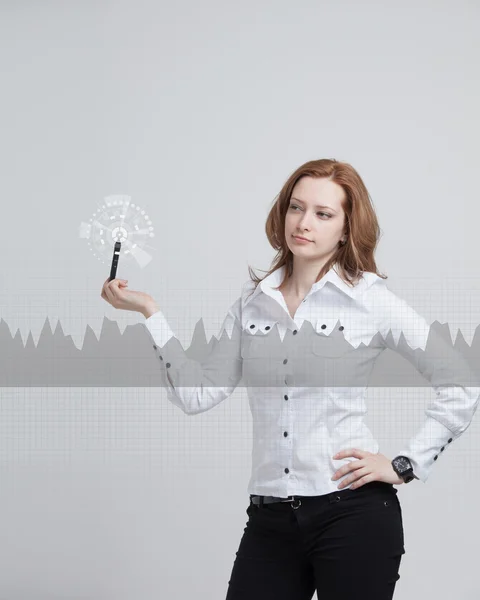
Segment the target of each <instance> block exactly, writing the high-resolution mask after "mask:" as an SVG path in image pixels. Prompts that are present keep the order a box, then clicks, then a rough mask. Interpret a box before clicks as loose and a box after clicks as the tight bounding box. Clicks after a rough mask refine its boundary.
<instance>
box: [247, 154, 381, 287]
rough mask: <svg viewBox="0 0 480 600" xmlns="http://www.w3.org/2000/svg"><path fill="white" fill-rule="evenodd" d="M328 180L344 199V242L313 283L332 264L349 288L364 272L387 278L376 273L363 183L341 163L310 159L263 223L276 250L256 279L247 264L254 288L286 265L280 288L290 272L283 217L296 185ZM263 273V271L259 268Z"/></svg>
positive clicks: (372, 221)
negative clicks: (303, 180) (304, 179)
mask: <svg viewBox="0 0 480 600" xmlns="http://www.w3.org/2000/svg"><path fill="white" fill-rule="evenodd" d="M307 176H308V177H317V178H319V177H328V179H330V180H331V181H333V182H335V183H337V184H338V185H340V186H341V187H342V188H343V189H344V191H345V195H346V198H345V200H344V202H343V203H342V207H343V210H344V212H345V225H346V232H347V242H346V243H345V244H343V245H342V244H341V243H339V244H338V248H337V250H336V252H335V253H334V254H333V255H332V256H331V257H330V259H329V260H328V261H327V263H326V264H325V265H324V266H323V268H322V269H321V270H320V272H319V274H318V276H317V279H316V281H318V280H319V279H321V278H322V277H323V276H324V275H325V274H326V273H327V272H328V271H329V270H330V269H331V268H332V267H333V265H335V269H336V270H337V273H338V275H339V276H340V277H341V278H342V279H343V280H344V281H345V282H346V283H347V284H349V285H352V286H353V285H355V283H356V282H357V281H358V279H359V278H360V277H361V276H362V274H363V272H364V271H370V272H373V273H375V274H376V275H378V276H379V277H381V278H382V279H387V276H386V275H382V274H381V273H379V272H378V270H377V265H376V264H375V258H374V253H375V248H376V246H377V244H378V240H379V238H380V227H379V225H378V220H377V216H376V214H375V210H374V207H373V203H372V200H371V198H370V195H369V193H368V191H367V188H366V186H365V184H364V183H363V181H362V178H361V177H360V175H359V174H358V173H357V171H355V169H354V168H353V167H352V166H351V165H349V164H348V163H345V162H340V161H337V160H335V159H334V158H322V159H319V160H311V161H308V162H306V163H305V164H303V165H301V166H300V167H298V169H297V170H296V171H294V172H293V173H292V174H291V175H290V177H289V178H288V179H287V181H286V182H285V184H284V186H283V187H282V189H281V190H280V193H279V194H278V196H277V197H276V198H275V200H274V204H273V206H272V208H271V209H270V213H269V215H268V217H267V221H266V224H265V232H266V234H267V238H268V241H269V242H270V245H271V246H272V247H273V249H274V250H276V251H277V254H276V255H275V257H274V259H273V261H272V264H271V266H270V269H269V270H268V271H266V272H265V271H264V272H265V275H264V276H263V277H258V276H257V275H256V274H255V273H254V271H253V269H252V267H250V265H248V271H249V274H250V278H251V280H252V281H253V282H254V288H253V290H252V293H253V291H254V290H255V288H256V287H257V285H258V284H259V283H260V282H261V281H262V280H263V279H265V277H268V275H270V274H271V273H273V272H274V271H276V270H277V269H279V268H280V267H282V266H283V265H285V266H286V269H285V274H284V277H283V280H282V282H281V284H280V285H279V286H278V287H277V288H276V289H277V290H278V289H279V288H281V287H282V286H283V284H284V283H285V282H286V281H287V280H288V278H289V277H290V276H291V275H292V272H293V254H292V252H291V250H290V248H289V247H288V246H287V242H286V241H285V217H286V214H287V211H288V207H289V205H290V197H291V195H292V192H293V188H294V187H295V185H296V183H297V182H298V181H299V179H301V178H302V177H307ZM262 270H263V269H262Z"/></svg>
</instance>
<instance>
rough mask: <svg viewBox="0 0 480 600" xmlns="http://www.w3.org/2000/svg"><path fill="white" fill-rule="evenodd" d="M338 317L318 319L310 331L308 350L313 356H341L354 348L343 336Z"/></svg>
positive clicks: (342, 327) (343, 328) (342, 328)
mask: <svg viewBox="0 0 480 600" xmlns="http://www.w3.org/2000/svg"><path fill="white" fill-rule="evenodd" d="M344 330H345V327H344V326H343V325H342V321H341V319H340V318H325V319H321V318H320V319H318V320H317V321H316V322H315V325H314V327H313V332H312V336H311V337H312V342H311V346H310V350H311V352H312V354H314V355H315V356H321V357H323V358H341V357H344V356H347V355H348V354H350V353H351V352H353V350H354V349H355V348H354V347H353V346H352V345H351V344H350V343H349V342H348V341H347V340H346V339H345V337H344V334H343V331H344Z"/></svg>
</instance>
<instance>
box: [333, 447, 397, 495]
mask: <svg viewBox="0 0 480 600" xmlns="http://www.w3.org/2000/svg"><path fill="white" fill-rule="evenodd" d="M349 456H353V457H354V458H358V459H359V460H352V461H350V462H349V463H348V464H346V465H343V466H342V467H340V469H338V471H336V472H335V474H334V475H333V477H332V481H335V480H336V479H339V478H340V477H342V476H343V475H345V474H346V473H350V472H352V474H351V475H349V476H348V477H345V479H343V480H342V481H341V482H340V483H339V484H338V486H337V488H338V489H341V488H343V487H345V486H347V485H349V484H350V483H351V482H352V481H353V482H354V483H352V485H351V486H350V488H353V489H354V488H359V487H362V485H364V484H365V483H370V482H371V481H385V482H386V483H395V484H401V483H404V481H403V479H402V478H401V477H399V476H398V475H397V474H396V473H395V471H394V470H393V467H392V461H391V460H390V459H389V458H387V457H386V456H384V455H383V454H380V453H378V454H373V453H372V452H367V451H366V450H359V449H357V448H348V449H345V450H340V452H337V454H335V455H334V456H333V457H332V458H334V459H337V460H338V459H340V458H347V457H349Z"/></svg>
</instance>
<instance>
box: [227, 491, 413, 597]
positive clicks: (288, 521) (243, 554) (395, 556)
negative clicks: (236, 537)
mask: <svg viewBox="0 0 480 600" xmlns="http://www.w3.org/2000/svg"><path fill="white" fill-rule="evenodd" d="M397 491H398V490H397V488H395V487H394V486H393V485H392V484H389V483H385V482H382V481H372V482H370V483H366V484H364V485H363V486H360V487H359V488H356V489H353V490H352V489H345V490H338V491H337V492H332V493H330V494H324V495H321V496H306V497H300V498H301V505H300V506H299V507H298V508H294V506H295V504H296V503H295V502H294V503H293V506H292V503H291V502H276V503H273V504H264V505H263V506H256V505H255V504H253V503H252V502H251V501H250V505H249V506H248V508H247V514H248V521H247V524H246V527H245V529H244V533H243V536H242V539H241V541H240V546H239V548H238V551H237V552H236V559H235V562H234V564H233V569H232V573H231V577H230V580H229V582H228V591H227V596H226V600H311V598H313V595H314V593H315V591H317V598H318V599H319V600H363V599H365V600H391V598H393V592H394V590H395V584H396V582H397V580H398V579H399V578H400V575H399V572H398V571H399V568H400V561H401V558H402V555H403V554H404V553H405V548H404V538H403V520H402V510H401V507H400V502H399V500H398V498H397ZM297 504H298V503H297Z"/></svg>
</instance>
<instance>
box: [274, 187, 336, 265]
mask: <svg viewBox="0 0 480 600" xmlns="http://www.w3.org/2000/svg"><path fill="white" fill-rule="evenodd" d="M344 199H345V192H344V190H343V188H342V187H341V186H340V185H338V184H337V183H334V182H333V181H330V180H329V179H326V178H323V177H322V178H315V177H302V178H301V179H300V180H299V181H297V183H296V185H295V187H294V188H293V191H292V196H291V198H290V202H289V206H288V209H287V214H286V216H285V239H286V242H287V245H288V247H289V248H290V250H291V251H292V253H293V254H294V255H295V256H298V257H303V258H313V259H318V258H327V259H328V257H329V256H330V255H332V254H333V253H334V252H335V251H336V250H337V248H338V243H339V242H340V241H341V240H343V239H344V238H345V236H344V225H345V212H344V210H343V208H342V201H343V200H344ZM296 235H299V236H302V237H304V238H306V239H307V240H310V241H308V242H301V241H298V240H295V238H294V237H293V236H296Z"/></svg>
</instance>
